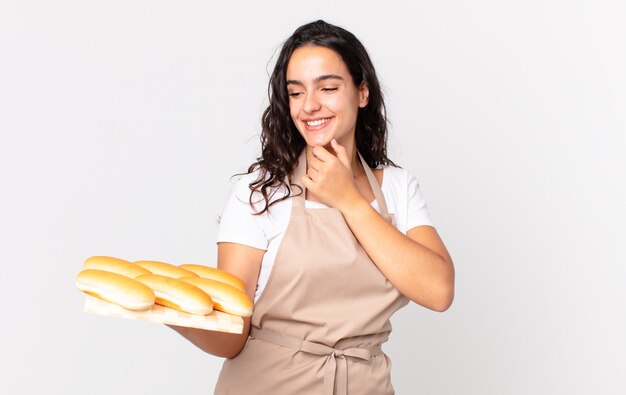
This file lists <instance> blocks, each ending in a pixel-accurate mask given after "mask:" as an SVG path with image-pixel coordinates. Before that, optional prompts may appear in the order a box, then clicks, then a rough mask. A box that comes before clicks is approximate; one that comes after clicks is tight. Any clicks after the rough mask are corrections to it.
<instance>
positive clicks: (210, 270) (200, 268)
mask: <svg viewBox="0 0 626 395" xmlns="http://www.w3.org/2000/svg"><path fill="white" fill-rule="evenodd" d="M179 267H181V268H183V269H186V270H189V271H190V272H194V273H195V274H197V275H198V276H199V277H202V278H208V279H211V280H217V281H221V282H223V283H226V284H229V285H232V286H233V287H235V288H238V289H239V290H240V291H242V292H244V293H245V292H246V285H245V284H244V282H243V281H242V280H241V279H240V278H239V277H237V276H235V275H234V274H231V273H228V272H225V271H223V270H220V269H216V268H214V267H210V266H204V265H195V264H190V263H188V264H184V265H180V266H179Z"/></svg>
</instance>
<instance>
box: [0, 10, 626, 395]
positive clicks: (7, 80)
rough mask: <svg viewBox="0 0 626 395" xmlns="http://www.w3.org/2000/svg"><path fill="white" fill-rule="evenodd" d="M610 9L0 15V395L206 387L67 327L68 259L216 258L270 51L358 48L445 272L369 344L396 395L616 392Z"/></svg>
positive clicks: (110, 337)
mask: <svg viewBox="0 0 626 395" xmlns="http://www.w3.org/2000/svg"><path fill="white" fill-rule="evenodd" d="M624 16H626V7H625V6H624V5H623V3H622V2H619V1H613V2H609V1H564V0H563V1H543V0H542V1H535V0H531V1H525V2H521V1H501V0H499V1H496V0H494V1H436V2H435V1H430V2H426V1H416V2H413V3H412V5H383V4H382V3H379V2H376V3H367V2H364V1H342V2H335V1H317V2H315V3H311V2H308V3H306V4H304V3H303V4H297V2H294V1H280V2H249V3H243V2H230V3H229V4H228V5H225V4H223V2H219V3H218V2H209V1H186V2H173V1H171V2H166V1H152V0H151V1H108V2H86V1H40V2H34V1H0V132H1V140H0V172H1V173H0V175H1V178H0V182H1V185H2V193H1V194H0V224H1V228H0V243H1V247H0V264H1V265H2V275H1V276H0V293H1V294H0V301H1V302H2V307H3V313H4V316H3V318H2V325H1V327H0V330H1V336H0V392H2V393H4V394H83V393H89V394H93V395H95V394H112V393H118V394H130V393H137V394H148V393H149V394H153V395H157V394H168V395H169V394H172V393H188V394H209V393H212V388H213V385H214V383H215V381H216V378H217V375H218V373H219V369H220V366H221V363H222V360H221V359H219V358H217V357H213V356H209V355H207V354H204V353H203V352H201V351H200V350H198V349H196V348H195V347H194V346H192V345H191V344H190V343H188V342H187V341H186V340H185V339H183V338H182V337H180V336H178V335H177V334H176V333H174V332H173V331H171V330H170V329H169V328H167V327H165V326H162V325H159V324H152V323H144V322H137V321H128V320H123V319H118V318H106V317H99V316H92V315H87V314H84V313H83V311H82V308H83V301H84V296H83V295H82V294H80V293H79V292H78V291H77V290H76V288H75V286H74V277H75V275H76V274H77V273H78V271H79V270H80V269H81V264H82V262H83V260H84V259H85V258H87V257H89V256H91V255H100V254H104V255H113V256H118V257H122V258H126V259H131V260H137V259H158V260H164V261H168V262H172V263H177V264H179V263H203V264H210V265H214V264H215V259H216V245H215V237H216V232H217V223H216V221H217V217H218V216H219V215H220V213H221V210H222V208H223V205H224V203H225V201H226V198H227V196H228V194H229V191H230V188H231V183H230V180H229V177H230V176H231V175H232V174H234V173H236V172H240V171H243V170H245V168H246V167H247V165H248V164H250V163H251V162H252V161H253V159H254V157H255V156H256V155H258V154H259V142H258V133H259V130H260V127H259V124H260V123H259V121H260V117H261V113H262V111H263V109H264V108H265V106H266V105H267V97H266V93H267V80H268V77H267V73H268V72H269V71H270V70H271V64H272V63H271V60H272V55H273V53H274V51H275V49H276V48H278V46H279V45H280V43H281V42H282V41H283V40H284V39H285V38H286V37H287V36H289V35H290V34H291V32H292V31H293V30H295V29H296V28H297V27H298V26H300V25H301V24H303V23H306V22H309V21H311V20H315V19H318V18H323V19H325V20H327V21H329V22H332V23H336V24H338V25H340V26H343V27H345V28H347V29H348V30H350V31H352V32H353V33H355V34H356V35H357V37H359V38H360V39H361V40H362V41H363V43H364V44H365V46H366V47H367V48H368V50H369V52H370V54H371V56H372V58H373V60H374V64H375V65H376V67H377V71H378V74H379V76H380V79H381V82H382V84H383V86H384V89H385V94H386V98H387V104H388V109H389V116H390V120H391V121H392V123H393V125H392V128H391V137H390V156H391V158H392V159H393V160H394V161H396V163H398V164H400V165H402V166H403V167H405V168H408V169H410V170H411V171H412V172H413V173H415V174H416V175H417V176H418V179H419V180H420V185H421V188H422V192H423V194H424V195H425V197H426V199H427V201H428V203H429V207H430V212H431V216H432V218H433V220H434V221H435V223H436V225H437V228H438V230H439V232H440V234H441V235H442V237H443V239H444V241H445V242H446V244H447V246H448V248H449V250H450V252H451V254H452V256H453V258H454V261H455V264H456V270H457V286H456V291H457V292H456V300H455V302H454V305H453V306H452V308H451V309H450V310H448V311H447V312H445V313H443V314H439V313H433V312H430V311H428V310H426V309H424V308H421V307H419V306H417V305H414V304H412V305H409V306H407V307H406V308H405V309H404V310H402V311H401V312H399V313H398V314H397V315H396V316H395V317H394V321H393V322H394V333H393V334H392V338H391V340H390V342H389V343H387V345H386V346H385V350H386V352H387V353H388V354H389V355H390V357H391V358H392V359H393V362H394V369H393V382H394V386H395V388H396V391H397V392H398V393H399V394H624V393H626V376H625V375H624V368H625V367H626V336H624V333H626V322H625V312H626V309H625V301H626V287H625V286H624V283H625V282H626V253H625V252H624V247H623V245H624V240H625V239H626V225H625V223H626V215H625V209H624V202H625V201H626V188H625V178H626V177H625V175H624V169H626V160H625V159H624V152H626V144H625V137H624V133H625V132H626V121H625V118H624V113H625V110H626V94H625V92H626V74H625V72H624V70H626V39H625V38H626V28H625V24H624Z"/></svg>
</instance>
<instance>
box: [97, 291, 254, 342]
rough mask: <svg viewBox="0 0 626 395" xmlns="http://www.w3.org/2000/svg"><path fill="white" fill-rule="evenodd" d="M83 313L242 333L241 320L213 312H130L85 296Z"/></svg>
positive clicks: (164, 309) (159, 309)
mask: <svg viewBox="0 0 626 395" xmlns="http://www.w3.org/2000/svg"><path fill="white" fill-rule="evenodd" d="M85 312H86V313H90V314H98V315H104V316H111V317H122V318H128V319H131V320H144V321H151V322H159V323H162V324H170V325H178V326H186V327H191V328H199V329H207V330H210V331H218V332H228V333H242V332H243V319H242V318H241V317H239V316H236V315H231V314H227V313H223V312H221V311H216V310H213V312H212V313H211V314H209V315H196V314H189V313H185V312H182V311H178V310H174V309H170V308H169V307H164V306H160V305H157V304H155V305H154V306H152V308H151V309H150V310H145V311H132V310H127V309H125V308H123V307H121V306H118V305H116V304H113V303H109V302H105V301H104V300H101V299H98V298H94V297H93V296H89V295H87V298H86V299H85Z"/></svg>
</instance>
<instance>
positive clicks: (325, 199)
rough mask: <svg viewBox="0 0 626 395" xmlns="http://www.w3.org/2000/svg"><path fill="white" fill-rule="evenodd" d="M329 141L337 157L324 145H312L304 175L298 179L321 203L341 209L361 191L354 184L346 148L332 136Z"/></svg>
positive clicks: (357, 196)
mask: <svg viewBox="0 0 626 395" xmlns="http://www.w3.org/2000/svg"><path fill="white" fill-rule="evenodd" d="M330 144H331V147H332V148H333V149H334V150H335V153H336V154H337V156H335V155H333V154H332V153H330V152H328V150H326V148H324V147H321V146H317V147H314V148H313V150H312V153H313V158H307V159H308V170H307V174H306V175H305V176H303V177H302V180H301V181H302V184H303V185H304V187H305V188H306V189H308V190H309V191H311V192H312V193H313V194H314V195H315V196H316V197H317V198H318V199H319V200H320V201H321V202H322V203H324V204H325V205H327V206H329V207H334V208H337V209H339V210H340V211H341V209H342V207H346V205H349V204H351V203H352V202H354V201H355V199H358V198H359V197H361V194H360V193H359V191H358V189H357V187H356V184H355V183H354V177H353V174H352V166H351V164H350V158H349V157H348V154H347V152H346V149H345V148H344V147H343V146H342V145H340V144H339V143H338V142H337V141H336V140H335V139H333V140H332V141H331V142H330Z"/></svg>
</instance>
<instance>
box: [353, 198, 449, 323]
mask: <svg viewBox="0 0 626 395" xmlns="http://www.w3.org/2000/svg"><path fill="white" fill-rule="evenodd" d="M341 212H342V214H343V216H344V218H345V220H346V222H347V224H348V226H349V227H350V229H351V230H352V233H353V234H354V235H355V237H356V238H357V240H358V241H359V243H360V244H361V245H362V246H363V248H364V250H365V252H367V254H368V255H369V256H370V258H371V259H372V261H373V262H374V263H375V264H376V266H377V267H378V268H379V270H380V271H381V272H382V273H383V275H384V276H385V277H386V278H387V279H388V280H389V281H390V282H391V284H393V285H394V286H395V287H396V288H397V289H398V291H400V292H401V293H402V294H403V295H405V296H406V297H407V298H409V299H411V300H412V301H414V302H416V303H418V304H420V305H422V306H425V307H427V308H430V309H432V310H436V311H444V310H446V309H447V308H448V307H449V306H450V304H451V303H452V299H453V294H454V268H453V266H452V262H451V261H450V260H449V257H443V256H441V255H439V254H437V253H435V252H434V251H432V250H431V249H429V248H427V247H425V246H424V245H422V244H420V243H418V242H417V241H415V240H413V239H411V238H409V237H407V236H405V235H404V234H402V233H401V232H400V231H399V230H397V229H396V228H395V227H394V226H393V225H391V224H390V223H389V222H387V221H386V220H385V219H384V218H383V217H382V216H381V215H380V214H379V213H378V212H376V210H374V208H372V206H371V205H370V204H369V203H368V202H367V201H366V200H365V199H363V198H355V199H352V202H351V204H349V205H346V207H343V208H341Z"/></svg>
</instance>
